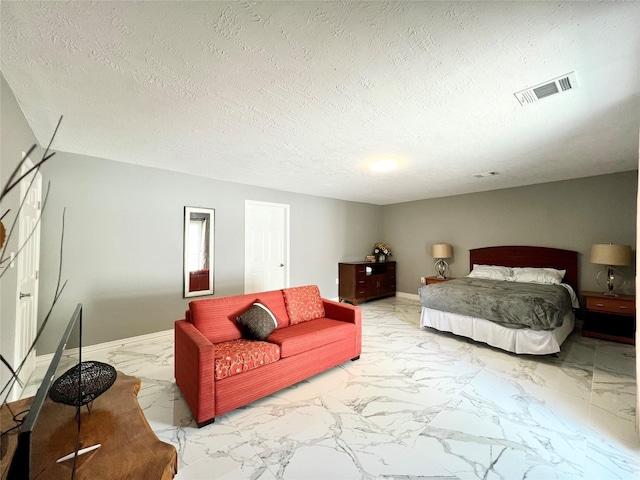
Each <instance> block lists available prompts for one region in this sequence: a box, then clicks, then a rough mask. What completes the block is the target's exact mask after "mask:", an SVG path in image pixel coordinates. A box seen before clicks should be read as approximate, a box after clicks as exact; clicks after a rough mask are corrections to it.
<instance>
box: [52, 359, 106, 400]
mask: <svg viewBox="0 0 640 480" xmlns="http://www.w3.org/2000/svg"><path fill="white" fill-rule="evenodd" d="M78 375H79V376H78ZM116 377H117V373H116V369H115V368H113V367H112V366H111V365H108V364H106V363H102V362H94V361H89V362H82V363H79V364H78V365H76V366H75V367H72V368H70V369H69V370H67V371H66V372H64V373H63V374H62V375H60V377H58V379H56V381H55V382H53V385H51V388H50V389H49V397H50V398H51V400H53V401H54V402H57V403H64V404H65V405H73V406H74V407H80V406H82V405H86V404H87V403H89V402H93V400H95V399H96V398H97V397H99V396H100V395H102V394H103V393H104V392H106V391H107V390H109V388H110V387H111V385H113V383H114V382H115V381H116ZM78 380H79V381H78ZM78 383H79V384H80V385H81V386H82V388H81V389H80V388H78V386H79V385H78Z"/></svg>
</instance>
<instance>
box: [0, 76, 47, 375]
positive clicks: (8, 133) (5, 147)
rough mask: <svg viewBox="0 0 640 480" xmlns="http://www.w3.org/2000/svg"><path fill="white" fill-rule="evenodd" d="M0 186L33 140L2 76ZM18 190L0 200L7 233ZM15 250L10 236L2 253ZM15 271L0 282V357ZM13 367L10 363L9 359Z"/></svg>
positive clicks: (9, 336) (6, 344) (9, 340)
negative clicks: (6, 213)
mask: <svg viewBox="0 0 640 480" xmlns="http://www.w3.org/2000/svg"><path fill="white" fill-rule="evenodd" d="M0 105H1V108H0V185H1V186H2V187H4V185H5V184H6V183H7V180H8V178H9V176H10V175H11V173H12V172H13V170H14V168H15V167H16V166H17V165H18V164H19V163H20V161H21V160H22V153H23V152H26V151H27V150H28V149H29V148H30V147H31V146H32V145H33V144H36V143H37V142H36V138H35V136H34V135H33V132H32V130H31V127H29V124H28V123H27V121H26V120H25V118H24V115H23V114H22V110H21V109H20V106H19V105H18V102H17V101H16V98H15V97H14V95H13V92H12V91H11V88H9V85H8V84H7V82H6V81H5V79H4V77H3V76H2V74H0ZM35 153H36V155H32V159H33V160H34V161H35V160H36V159H39V155H41V150H39V149H38V150H37V151H36V152H35ZM19 192H20V188H19V187H18V188H16V189H14V190H13V191H12V192H11V193H10V194H9V195H8V196H7V197H5V198H4V199H3V200H2V204H1V205H0V215H2V214H4V213H5V212H6V211H7V210H11V211H10V212H9V213H8V215H6V216H5V217H4V219H3V220H2V222H3V224H4V225H5V226H6V227H7V230H9V228H10V227H11V223H12V222H13V220H14V219H15V217H16V213H17V211H18V206H19V203H20V202H19ZM17 249H18V236H17V235H13V236H12V237H11V238H10V239H9V243H7V245H6V252H15V251H17ZM16 270H17V269H16V268H9V269H8V270H7V271H6V273H5V274H4V275H3V277H2V278H1V279H0V331H1V335H0V351H2V352H3V355H7V352H12V351H13V341H14V340H13V337H14V333H15V318H16V297H17V294H16ZM9 361H10V362H12V363H13V359H9ZM6 374H7V371H6V370H5V367H4V366H2V365H0V385H2V386H4V385H5V383H6V382H5V378H6Z"/></svg>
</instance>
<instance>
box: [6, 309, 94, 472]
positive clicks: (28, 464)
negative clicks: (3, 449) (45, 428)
mask: <svg viewBox="0 0 640 480" xmlns="http://www.w3.org/2000/svg"><path fill="white" fill-rule="evenodd" d="M81 362H82V304H81V303H79V304H78V305H77V307H76V309H75V311H74V312H73V315H72V316H71V318H70V319H69V322H68V323H67V326H66V328H65V330H64V332H63V333H62V337H61V338H60V342H59V344H58V347H57V348H56V350H55V352H54V354H53V358H52V359H51V363H50V364H49V368H48V369H47V373H46V374H45V376H44V378H43V380H42V383H41V384H40V387H39V388H38V392H37V393H36V395H35V397H34V399H33V402H32V403H31V406H30V408H29V412H28V413H27V414H26V416H25V417H24V420H23V422H22V425H21V426H20V429H19V433H18V445H17V448H16V452H15V454H14V456H13V459H12V461H11V467H10V470H9V475H8V479H9V480H18V479H19V480H22V479H25V480H28V479H30V478H31V477H32V463H33V462H32V460H33V459H32V453H33V448H32V442H33V432H34V430H35V429H36V428H37V426H38V421H39V420H41V418H40V413H41V410H42V406H43V405H44V401H45V400H46V398H47V394H48V393H49V389H50V388H51V385H52V384H53V382H54V381H55V380H56V379H57V378H58V377H59V376H60V375H61V374H62V373H64V372H65V371H66V370H67V369H68V368H69V367H72V366H74V365H78V364H80V363H81ZM78 371H79V370H78ZM80 382H81V377H79V378H78V385H80ZM81 390H82V388H79V389H78V393H79V394H80V392H81ZM76 408H77V409H78V412H77V413H78V415H77V418H78V419H79V418H80V411H79V410H80V407H79V406H78V407H76ZM79 432H80V425H79V424H78V435H79ZM76 445H78V442H77V441H76ZM76 453H77V447H76ZM70 478H75V459H74V466H73V468H72V469H71V475H70Z"/></svg>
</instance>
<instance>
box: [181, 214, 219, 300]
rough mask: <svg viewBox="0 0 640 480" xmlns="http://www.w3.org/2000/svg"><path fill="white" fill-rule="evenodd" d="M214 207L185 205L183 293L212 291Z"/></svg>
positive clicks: (209, 292) (208, 292) (193, 294)
mask: <svg viewBox="0 0 640 480" xmlns="http://www.w3.org/2000/svg"><path fill="white" fill-rule="evenodd" d="M214 220H215V210H214V209H213V208H199V207H184V296H185V297H198V296H201V295H213V269H214V261H213V259H214V255H213V253H214V250H213V239H214V237H215V235H214V233H215V221H214Z"/></svg>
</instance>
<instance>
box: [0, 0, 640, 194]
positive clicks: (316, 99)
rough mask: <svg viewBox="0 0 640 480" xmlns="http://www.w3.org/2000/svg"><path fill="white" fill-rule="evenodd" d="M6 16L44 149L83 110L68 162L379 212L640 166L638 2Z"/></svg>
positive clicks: (20, 5) (13, 73)
mask: <svg viewBox="0 0 640 480" xmlns="http://www.w3.org/2000/svg"><path fill="white" fill-rule="evenodd" d="M0 5H1V9H2V10H1V12H0V13H1V17H2V18H1V22H2V23H1V27H2V31H1V64H0V65H1V69H2V74H3V75H4V76H5V78H6V80H7V82H8V83H9V85H10V87H11V88H12V90H13V92H14V93H15V95H16V97H17V99H18V102H19V103H20V106H21V108H22V110H23V112H24V114H25V117H26V118H27V121H28V122H29V124H30V125H31V127H32V129H33V131H34V133H35V135H36V137H37V138H38V141H39V142H40V143H46V142H47V141H48V138H49V137H50V135H51V132H52V130H53V127H54V126H55V123H56V121H57V118H58V117H59V115H61V114H64V121H63V126H62V128H61V130H60V132H59V134H58V137H57V139H56V143H55V144H54V147H55V148H56V149H58V150H61V151H67V152H74V153H81V154H87V155H92V156H97V157H104V158H108V159H112V160H117V161H121V162H129V163H135V164H140V165H147V166H153V167H158V168H163V169H168V170H173V171H180V172H187V173H191V174H195V175H201V176H206V177H211V178H217V179H221V180H228V181H232V182H239V183H245V184H250V185H259V186H265V187H270V188H275V189H279V190H285V191H292V192H300V193H307V194H312V195H320V196H326V197H333V198H339V199H346V200H354V201H362V202H368V203H373V204H389V203H397V202H403V201H410V200H416V199H422V198H432V197H440V196H445V195H452V194H458V193H468V192H477V191H484V190H492V189H497V188H506V187H513V186H519V185H527V184H534V183H541V182H548V181H553V180H561V179H569V178H577V177H583V176H590V175H598V174H604V173H613V172H619V171H626V170H633V169H636V168H637V167H638V135H639V130H640V75H639V74H640V68H639V64H640V3H638V2H615V3H611V2H606V3H596V2H568V3H563V2H521V1H517V2H469V3H466V2H465V3H462V2H313V1H306V2H302V1H300V2H258V3H252V2H239V3H236V2H146V1H145V2H140V1H137V2H58V1H56V2H22V1H21V2H10V1H2V3H1V4H0ZM571 71H575V74H576V78H577V81H578V88H577V89H576V90H572V91H569V92H566V93H562V94H559V95H556V96H553V97H550V98H547V99H544V100H541V101H539V102H537V103H535V104H532V105H528V106H525V107H522V106H520V104H519V103H518V101H517V100H516V98H515V97H514V95H513V93H514V92H517V91H519V90H522V89H524V88H527V87H531V86H533V85H536V84H539V83H542V82H545V81H546V80H549V79H552V78H554V77H558V76H560V75H563V74H565V73H568V72H571ZM387 155H390V156H394V157H396V158H397V159H398V160H399V163H400V164H399V168H398V169H397V170H396V171H394V172H391V173H373V172H370V171H369V170H368V168H367V165H368V162H370V161H371V160H373V159H375V158H378V157H380V156H387ZM489 170H495V171H498V172H499V173H500V175H498V176H495V177H489V178H484V179H477V178H474V177H473V176H472V175H473V174H474V173H478V172H485V171H489Z"/></svg>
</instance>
